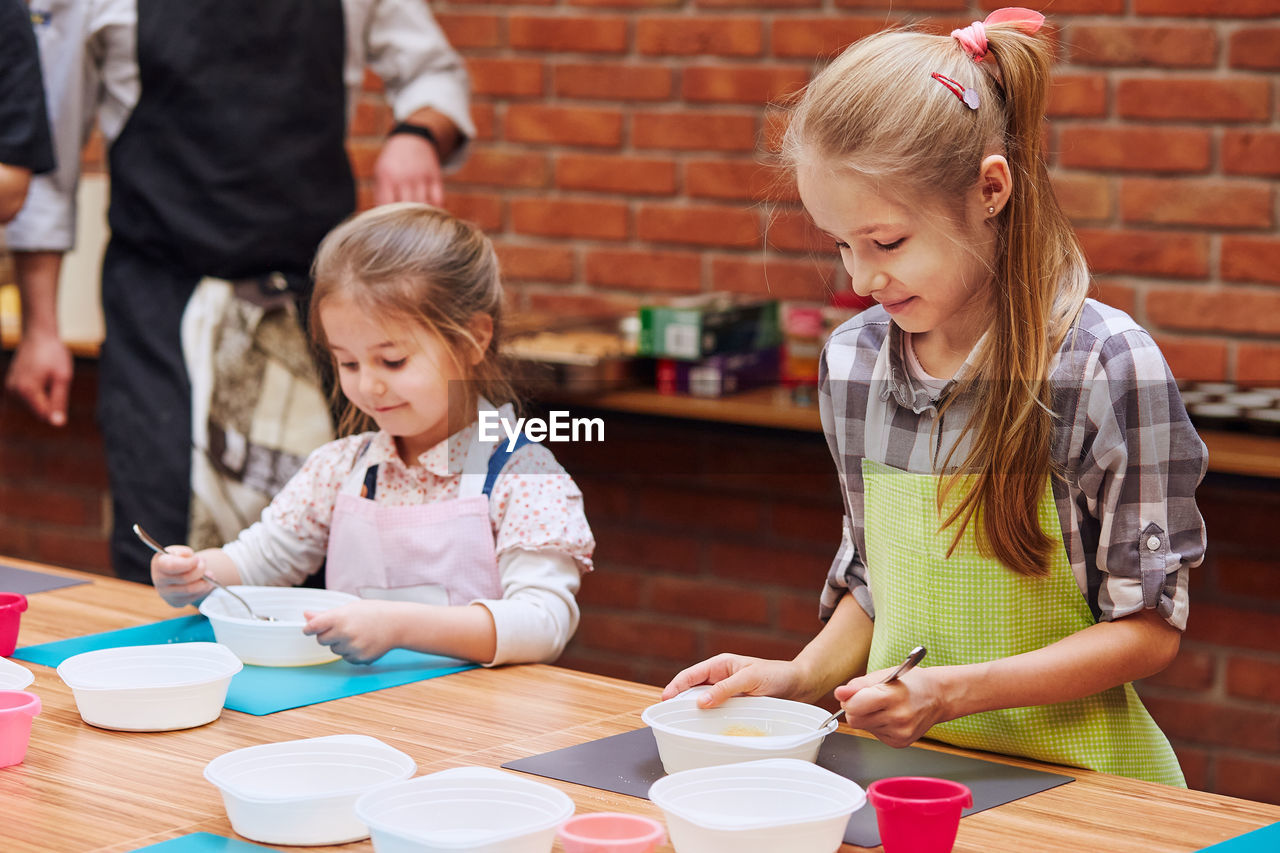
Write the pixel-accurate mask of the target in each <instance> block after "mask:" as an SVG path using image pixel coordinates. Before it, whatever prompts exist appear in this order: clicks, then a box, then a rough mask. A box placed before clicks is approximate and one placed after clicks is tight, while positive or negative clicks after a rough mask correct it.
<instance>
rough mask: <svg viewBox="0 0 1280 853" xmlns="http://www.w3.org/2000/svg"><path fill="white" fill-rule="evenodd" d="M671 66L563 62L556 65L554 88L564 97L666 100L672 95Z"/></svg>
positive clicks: (553, 79)
mask: <svg viewBox="0 0 1280 853" xmlns="http://www.w3.org/2000/svg"><path fill="white" fill-rule="evenodd" d="M672 80H673V75H672V71H671V69H669V68H663V67H659V66H654V65H647V66H642V65H636V64H634V63H605V62H592V63H563V64H559V65H557V66H556V67H555V70H554V71H553V76H552V84H551V85H552V89H553V90H554V91H555V93H556V94H557V95H559V96H560V97H562V98H600V99H603V100H610V101H616V100H622V101H665V100H668V99H670V97H671V88H672Z"/></svg>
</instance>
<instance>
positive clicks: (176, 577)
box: [151, 545, 213, 607]
mask: <svg viewBox="0 0 1280 853" xmlns="http://www.w3.org/2000/svg"><path fill="white" fill-rule="evenodd" d="M204 573H205V565H204V557H201V556H199V555H197V554H196V552H195V551H192V550H191V549H190V548H188V547H187V546H186V545H171V546H170V547H169V548H168V551H167V553H164V554H155V555H153V556H152V557H151V582H152V583H153V584H155V587H156V592H158V593H160V597H161V598H163V599H164V600H165V601H167V602H169V603H170V604H171V605H173V606H174V607H185V606H187V605H188V604H192V603H194V602H197V601H199V600H200V599H202V598H204V597H205V596H206V595H208V594H209V593H210V592H211V591H212V590H213V586H212V585H211V584H210V583H209V582H208V581H207V580H205V579H204Z"/></svg>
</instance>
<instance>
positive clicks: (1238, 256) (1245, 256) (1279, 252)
mask: <svg viewBox="0 0 1280 853" xmlns="http://www.w3.org/2000/svg"><path fill="white" fill-rule="evenodd" d="M1221 275H1222V277H1223V278H1224V279H1226V280H1227V281H1256V282H1266V283H1268V284H1280V238H1276V237H1235V236H1230V235H1227V236H1224V237H1223V238H1222V261H1221Z"/></svg>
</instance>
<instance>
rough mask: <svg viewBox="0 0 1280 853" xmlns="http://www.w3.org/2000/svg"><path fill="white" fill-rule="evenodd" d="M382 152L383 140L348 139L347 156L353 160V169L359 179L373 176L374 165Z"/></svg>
mask: <svg viewBox="0 0 1280 853" xmlns="http://www.w3.org/2000/svg"><path fill="white" fill-rule="evenodd" d="M381 153H382V140H376V141H372V142H362V141H360V140H355V139H348V140H347V157H348V158H349V159H350V160H351V171H352V172H353V173H354V174H355V176H356V179H357V180H359V179H366V178H368V179H371V178H372V177H373V165H374V163H376V162H377V161H378V155H379V154H381Z"/></svg>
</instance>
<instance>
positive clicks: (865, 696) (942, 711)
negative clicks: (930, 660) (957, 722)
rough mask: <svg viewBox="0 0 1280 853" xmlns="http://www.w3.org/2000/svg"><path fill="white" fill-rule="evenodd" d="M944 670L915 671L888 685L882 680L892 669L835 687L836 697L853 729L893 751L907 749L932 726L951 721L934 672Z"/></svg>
mask: <svg viewBox="0 0 1280 853" xmlns="http://www.w3.org/2000/svg"><path fill="white" fill-rule="evenodd" d="M944 668H945V667H916V668H915V669H913V670H911V671H910V672H908V673H906V674H905V675H903V676H901V677H900V678H899V679H898V680H897V681H894V682H892V683H889V684H885V683H884V680H885V679H886V678H888V677H889V674H890V673H891V672H893V669H894V667H891V668H888V669H882V670H879V671H877V672H869V673H867V674H866V675H863V676H860V677H858V678H855V679H853V680H852V681H850V682H849V683H848V684H842V685H840V686H839V687H837V688H836V690H835V697H836V699H837V700H838V701H839V702H840V705H841V707H843V708H844V710H845V720H846V721H847V722H848V723H849V725H850V726H852V727H853V728H855V729H865V730H866V731H869V732H871V734H873V735H875V736H876V737H877V738H878V739H879V740H881V741H882V742H884V743H886V744H888V745H889V746H892V747H898V748H901V747H904V746H910V745H911V744H913V743H915V742H916V741H917V740H919V739H920V738H922V737H924V735H925V733H927V732H928V731H929V729H931V728H933V726H934V725H935V724H937V723H941V722H944V721H946V720H947V719H950V718H949V717H948V716H947V714H946V703H945V701H944V700H945V697H944V696H943V695H942V690H941V683H940V679H939V678H938V676H937V672H936V671H937V670H941V669H944Z"/></svg>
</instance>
